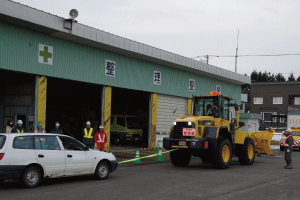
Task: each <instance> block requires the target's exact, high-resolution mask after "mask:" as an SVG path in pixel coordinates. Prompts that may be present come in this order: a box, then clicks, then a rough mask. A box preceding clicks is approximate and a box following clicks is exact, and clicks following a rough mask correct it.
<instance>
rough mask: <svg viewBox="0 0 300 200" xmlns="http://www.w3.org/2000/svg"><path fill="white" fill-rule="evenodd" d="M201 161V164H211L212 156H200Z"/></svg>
mask: <svg viewBox="0 0 300 200" xmlns="http://www.w3.org/2000/svg"><path fill="white" fill-rule="evenodd" d="M201 160H202V162H203V163H212V155H211V154H204V155H202V156H201Z"/></svg>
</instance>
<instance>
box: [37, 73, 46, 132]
mask: <svg viewBox="0 0 300 200" xmlns="http://www.w3.org/2000/svg"><path fill="white" fill-rule="evenodd" d="M46 100H47V77H46V76H39V77H38V94H37V120H36V122H37V123H41V124H43V126H44V128H45V129H46ZM34 127H35V126H34Z"/></svg>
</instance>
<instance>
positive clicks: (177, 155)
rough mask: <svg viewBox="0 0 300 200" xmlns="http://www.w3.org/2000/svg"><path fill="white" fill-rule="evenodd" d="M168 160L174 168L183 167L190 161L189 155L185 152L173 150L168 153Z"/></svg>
mask: <svg viewBox="0 0 300 200" xmlns="http://www.w3.org/2000/svg"><path fill="white" fill-rule="evenodd" d="M170 159H171V162H172V164H173V165H174V166H176V167H185V166H187V165H188V164H189V163H190V161H191V153H190V152H188V151H185V150H181V149H178V150H175V151H171V152H170Z"/></svg>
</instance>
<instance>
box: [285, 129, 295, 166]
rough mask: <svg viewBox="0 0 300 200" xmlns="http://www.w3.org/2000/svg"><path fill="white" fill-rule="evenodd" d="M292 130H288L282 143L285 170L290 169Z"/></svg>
mask: <svg viewBox="0 0 300 200" xmlns="http://www.w3.org/2000/svg"><path fill="white" fill-rule="evenodd" d="M292 132H293V130H292V129H290V128H288V129H287V130H286V131H285V133H284V135H285V136H286V139H285V141H284V142H283V146H284V152H285V156H284V159H285V161H286V166H285V167H284V168H285V169H292V151H293V149H292V148H293V140H294V139H293V135H292Z"/></svg>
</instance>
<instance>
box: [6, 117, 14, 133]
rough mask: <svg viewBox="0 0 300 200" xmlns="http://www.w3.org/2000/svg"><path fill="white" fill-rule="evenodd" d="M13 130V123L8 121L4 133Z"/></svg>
mask: <svg viewBox="0 0 300 200" xmlns="http://www.w3.org/2000/svg"><path fill="white" fill-rule="evenodd" d="M13 128H14V123H13V121H12V120H9V121H8V122H7V125H6V133H11V131H12V130H13Z"/></svg>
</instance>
